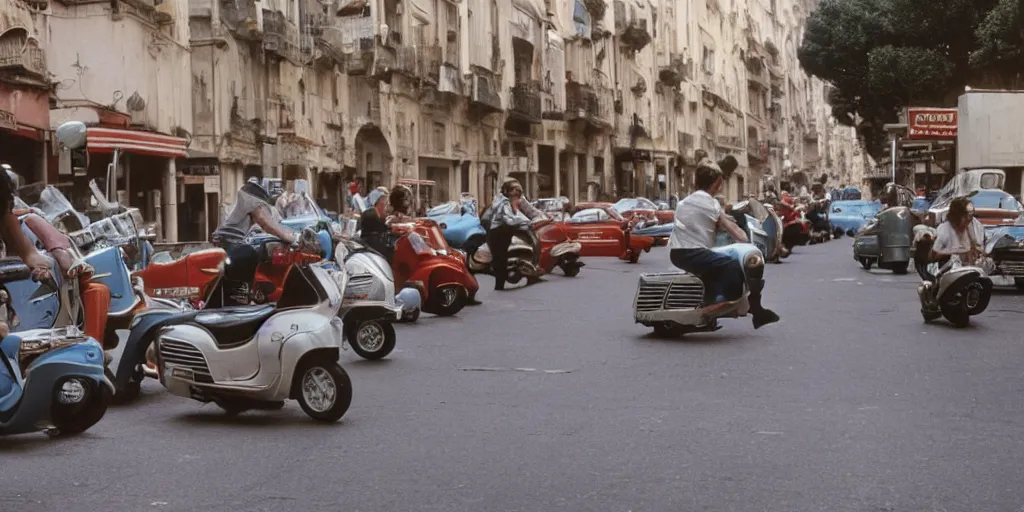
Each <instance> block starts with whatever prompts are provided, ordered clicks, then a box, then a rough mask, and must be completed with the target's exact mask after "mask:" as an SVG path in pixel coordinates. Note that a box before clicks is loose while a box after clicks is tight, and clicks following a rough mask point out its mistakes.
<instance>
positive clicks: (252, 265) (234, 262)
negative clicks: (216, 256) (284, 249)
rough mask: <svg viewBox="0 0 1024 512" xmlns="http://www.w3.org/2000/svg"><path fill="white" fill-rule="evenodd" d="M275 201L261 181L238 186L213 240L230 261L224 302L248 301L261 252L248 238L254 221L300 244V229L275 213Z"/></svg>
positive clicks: (242, 303)
mask: <svg viewBox="0 0 1024 512" xmlns="http://www.w3.org/2000/svg"><path fill="white" fill-rule="evenodd" d="M273 209H274V204H273V203H272V202H271V199H270V194H269V193H267V190H266V189H264V188H263V187H262V186H261V185H260V184H259V183H256V182H253V181H250V182H247V183H246V184H245V185H242V188H241V189H239V190H238V193H237V195H236V199H235V206H234V207H233V208H232V209H231V213H229V214H228V216H227V218H226V219H225V220H224V223H223V224H221V225H220V227H218V228H217V229H216V230H214V232H213V237H212V238H213V242H214V244H216V245H217V246H219V247H221V248H222V249H224V251H225V252H226V253H227V255H228V260H229V261H230V264H228V265H227V266H226V267H225V269H224V277H223V280H224V291H225V298H224V305H225V306H228V305H232V306H238V305H248V304H249V301H250V290H251V288H252V283H253V279H254V278H255V276H256V267H257V265H258V264H259V254H258V253H257V252H256V249H254V248H253V247H252V246H251V245H249V244H247V243H246V241H245V239H246V236H248V234H249V230H250V228H252V226H253V224H256V225H258V226H259V227H260V228H262V229H263V231H265V232H267V233H270V234H271V235H274V236H276V237H278V238H280V239H281V240H284V241H291V244H292V247H297V246H298V245H299V243H300V241H301V239H302V235H301V233H299V232H298V231H294V230H292V229H288V228H287V227H285V226H284V225H283V224H281V223H280V221H278V220H277V219H275V218H274V215H273V213H272V212H273Z"/></svg>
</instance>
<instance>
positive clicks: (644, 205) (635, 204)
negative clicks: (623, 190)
mask: <svg viewBox="0 0 1024 512" xmlns="http://www.w3.org/2000/svg"><path fill="white" fill-rule="evenodd" d="M613 208H615V211H618V212H628V211H630V210H657V209H658V207H657V206H655V205H654V203H652V202H650V201H648V200H647V199H644V198H642V197H637V198H632V199H620V200H619V202H617V203H615V205H614V206H613Z"/></svg>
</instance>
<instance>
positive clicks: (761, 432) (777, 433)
mask: <svg viewBox="0 0 1024 512" xmlns="http://www.w3.org/2000/svg"><path fill="white" fill-rule="evenodd" d="M754 433H755V434H759V435H763V436H781V435H782V432H768V431H764V430H762V431H760V432H754Z"/></svg>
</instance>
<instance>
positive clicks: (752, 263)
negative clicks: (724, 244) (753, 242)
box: [743, 252, 764, 268]
mask: <svg viewBox="0 0 1024 512" xmlns="http://www.w3.org/2000/svg"><path fill="white" fill-rule="evenodd" d="M743 266H744V267H745V268H756V267H763V266H764V257H763V256H761V253H760V252H752V253H750V254H748V255H747V256H746V257H745V258H743Z"/></svg>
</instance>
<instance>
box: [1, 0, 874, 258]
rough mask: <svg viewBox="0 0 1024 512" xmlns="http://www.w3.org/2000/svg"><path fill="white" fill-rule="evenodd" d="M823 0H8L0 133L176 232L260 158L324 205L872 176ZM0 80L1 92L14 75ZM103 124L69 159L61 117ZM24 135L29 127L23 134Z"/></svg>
mask: <svg viewBox="0 0 1024 512" xmlns="http://www.w3.org/2000/svg"><path fill="white" fill-rule="evenodd" d="M812 8H813V1H812V0H334V1H333V2H328V1H323V0H317V1H313V0H233V1H232V2H219V1H213V0H163V1H161V0H115V1H114V2H101V3H92V2H81V1H78V0H59V1H56V0H55V1H53V2H46V1H44V0H0V9H3V10H4V11H5V13H7V16H5V17H4V20H5V23H7V26H5V27H4V28H3V31H2V32H0V43H2V48H3V52H4V53H3V54H2V56H0V97H3V98H6V99H7V103H4V102H3V101H0V145H3V144H7V145H8V147H10V148H11V151H8V152H6V156H5V158H7V160H8V161H9V162H10V163H12V165H14V166H15V167H16V168H17V169H19V170H21V171H20V172H22V174H23V175H25V176H26V179H27V180H28V181H38V180H45V181H48V182H51V183H55V184H58V185H59V186H61V187H63V188H64V189H65V191H66V193H68V194H69V195H73V194H74V190H77V188H76V187H80V186H82V185H83V182H84V181H87V180H88V179H98V180H104V179H105V178H106V175H107V174H106V167H107V165H108V164H109V163H110V162H111V160H112V158H111V155H112V153H113V152H114V151H115V150H118V153H119V155H121V156H120V158H119V168H118V169H117V171H116V173H115V176H116V179H117V188H118V190H119V191H120V195H121V197H120V199H121V200H122V201H125V202H129V203H131V204H133V205H135V206H139V207H140V208H142V210H143V212H144V214H145V216H146V217H147V219H148V220H151V221H155V222H159V223H160V225H161V229H160V233H161V234H162V235H163V238H164V240H165V241H178V240H182V241H185V240H188V241H192V240H205V239H206V238H207V237H208V234H209V232H210V231H212V229H213V227H215V226H216V224H217V223H218V222H219V221H220V219H221V218H222V216H223V215H224V214H225V213H226V209H227V208H229V207H230V206H231V205H232V204H233V202H234V194H235V191H236V190H237V189H238V188H239V187H240V186H241V184H242V183H244V181H245V180H247V179H249V178H251V177H264V178H280V179H282V180H283V181H284V182H289V181H292V180H296V179H303V180H305V181H306V182H307V183H309V184H310V185H311V193H312V194H313V195H314V196H315V197H316V199H317V200H318V201H319V202H320V204H321V205H322V206H323V207H324V208H325V209H327V210H330V211H342V210H343V209H345V208H346V204H345V198H346V188H347V184H348V182H349V181H350V180H351V179H353V178H355V179H356V180H357V181H358V183H359V184H360V186H361V187H362V190H363V191H364V193H365V192H366V191H368V190H369V189H371V188H372V187H375V186H393V185H394V184H396V183H400V182H401V183H406V184H409V185H410V186H412V187H414V188H415V189H416V191H417V193H418V206H419V207H420V208H421V209H425V208H427V207H429V206H431V205H435V204H438V203H440V202H443V201H447V200H454V199H457V198H458V197H459V196H460V194H463V193H469V194H473V195H475V196H477V197H478V198H479V199H480V200H481V201H482V202H487V201H490V199H491V197H493V194H494V193H495V191H496V190H497V188H498V187H499V186H500V183H501V182H502V180H504V179H505V178H508V177H515V178H518V179H520V181H522V182H523V183H524V185H525V186H526V188H527V191H528V194H529V195H530V196H531V197H549V196H567V197H569V198H570V199H572V200H573V201H584V200H599V199H603V200H614V199H616V198H619V197H624V196H630V195H642V196H647V197H651V198H660V199H667V198H668V197H669V196H672V195H677V196H682V195H684V194H686V193H687V192H689V191H690V188H691V183H692V171H693V169H694V166H695V164H696V159H697V155H698V152H699V150H703V151H704V152H706V153H707V154H709V155H710V156H712V157H713V158H716V159H720V158H722V157H724V156H726V155H733V156H734V157H735V158H736V159H737V161H738V162H739V168H738V169H737V170H736V172H735V173H733V174H732V175H731V176H730V177H729V180H728V187H727V195H728V196H729V198H730V199H733V200H735V199H738V198H740V197H744V196H746V195H750V194H759V193H761V192H763V190H764V188H765V187H766V186H779V185H782V186H784V187H794V188H796V189H798V188H799V185H801V184H804V183H807V182H809V181H810V180H820V179H821V178H822V177H825V178H826V179H827V180H828V181H829V182H830V184H831V185H839V184H848V183H859V177H860V176H862V175H863V173H864V169H865V168H866V167H868V165H869V162H868V159H866V158H864V154H863V152H862V151H861V150H860V149H859V144H858V142H857V140H856V138H855V136H854V133H853V131H852V129H849V128H846V127H840V126H837V125H836V124H835V122H834V121H833V120H831V118H830V108H829V106H828V101H827V100H828V89H827V86H826V85H825V84H823V83H821V82H820V81H818V80H816V79H813V78H810V77H808V76H807V75H806V74H805V73H804V72H803V71H802V70H801V69H800V67H799V62H798V60H797V53H796V51H797V48H798V47H799V45H800V38H801V36H802V34H803V30H804V20H805V19H806V17H807V14H808V13H809V11H810V10H811V9H812ZM4 93H6V94H4ZM70 119H76V120H80V121H84V122H86V123H87V124H88V125H89V126H90V128H91V129H92V130H93V131H92V132H91V133H90V137H89V141H90V142H89V155H90V157H89V160H88V162H70V161H69V160H70V159H69V158H67V157H66V156H67V155H66V152H61V151H59V148H55V147H54V145H53V144H52V143H51V142H50V140H51V137H50V133H51V130H52V129H53V128H54V127H56V126H57V125H59V124H60V123H61V122H63V121H66V120H70ZM26 141H30V142H31V144H26V143H25V142H26Z"/></svg>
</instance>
